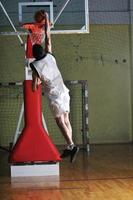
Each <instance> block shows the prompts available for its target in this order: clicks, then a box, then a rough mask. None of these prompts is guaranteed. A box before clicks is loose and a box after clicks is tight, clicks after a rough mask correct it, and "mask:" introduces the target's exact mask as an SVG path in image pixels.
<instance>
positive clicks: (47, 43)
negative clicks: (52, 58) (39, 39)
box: [44, 13, 52, 53]
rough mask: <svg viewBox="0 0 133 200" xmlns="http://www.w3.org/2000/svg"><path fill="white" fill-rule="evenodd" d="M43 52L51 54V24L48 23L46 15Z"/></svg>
mask: <svg viewBox="0 0 133 200" xmlns="http://www.w3.org/2000/svg"><path fill="white" fill-rule="evenodd" d="M45 16H46V17H45V20H46V23H45V27H44V28H45V52H49V53H52V46H51V33H50V28H51V24H50V22H49V17H48V14H47V13H46V14H45Z"/></svg>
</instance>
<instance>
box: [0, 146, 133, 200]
mask: <svg viewBox="0 0 133 200" xmlns="http://www.w3.org/2000/svg"><path fill="white" fill-rule="evenodd" d="M105 199H106V200H133V144H114V145H91V152H90V155H87V154H86V152H84V151H83V150H80V152H79V154H78V156H77V159H76V161H75V163H74V164H71V163H69V160H68V159H66V160H64V161H63V162H61V163H60V177H51V178H48V177H45V178H44V177H36V178H34V177H32V178H16V179H15V178H14V179H11V178H10V173H9V165H8V153H7V152H5V151H2V150H1V151H0V200H105Z"/></svg>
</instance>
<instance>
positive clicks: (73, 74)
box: [0, 25, 132, 143]
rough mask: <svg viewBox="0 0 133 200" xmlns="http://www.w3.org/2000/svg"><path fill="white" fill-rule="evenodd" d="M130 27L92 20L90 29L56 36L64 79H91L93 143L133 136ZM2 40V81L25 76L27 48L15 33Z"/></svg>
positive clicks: (18, 79)
mask: <svg viewBox="0 0 133 200" xmlns="http://www.w3.org/2000/svg"><path fill="white" fill-rule="evenodd" d="M129 30H130V29H129V26H128V25H91V26H90V34H77V35H74V34H71V35H52V42H53V53H54V54H55V56H56V58H57V62H58V65H59V68H60V70H61V72H62V75H63V77H64V79H67V80H87V81H88V86H89V127H90V142H91V143H119V142H131V141H132V118H131V75H130V73H131V64H130V62H131V61H130V49H131V48H130V34H129ZM0 44H1V45H0V69H1V73H0V82H9V81H23V78H24V69H23V66H24V52H23V47H20V46H19V44H18V43H17V39H16V37H15V36H10V37H7V36H1V37H0Z"/></svg>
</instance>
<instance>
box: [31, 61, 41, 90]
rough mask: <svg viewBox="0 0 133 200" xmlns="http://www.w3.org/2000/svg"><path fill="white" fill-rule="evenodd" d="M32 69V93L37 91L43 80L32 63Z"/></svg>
mask: <svg viewBox="0 0 133 200" xmlns="http://www.w3.org/2000/svg"><path fill="white" fill-rule="evenodd" d="M30 67H31V69H32V91H33V92H34V91H36V90H37V89H38V85H39V84H41V80H40V78H39V74H38V72H37V71H36V69H35V67H34V65H33V64H32V63H30Z"/></svg>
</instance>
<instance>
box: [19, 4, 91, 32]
mask: <svg viewBox="0 0 133 200" xmlns="http://www.w3.org/2000/svg"><path fill="white" fill-rule="evenodd" d="M40 9H44V10H46V12H48V14H49V18H50V21H51V22H52V24H53V27H52V30H51V32H52V33H54V34H56V33H57V34H59V33H60V34H61V33H63V34H66V33H68V34H69V33H89V9H88V0H47V1H44V0H43V1H41V0H39V1H33V2H31V1H30V2H28V1H24V2H19V3H18V17H19V22H22V23H29V22H33V20H34V13H35V12H36V11H37V10H40Z"/></svg>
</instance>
